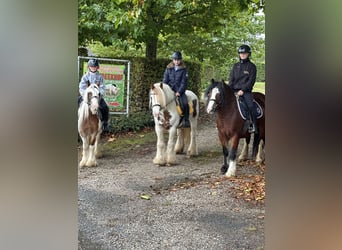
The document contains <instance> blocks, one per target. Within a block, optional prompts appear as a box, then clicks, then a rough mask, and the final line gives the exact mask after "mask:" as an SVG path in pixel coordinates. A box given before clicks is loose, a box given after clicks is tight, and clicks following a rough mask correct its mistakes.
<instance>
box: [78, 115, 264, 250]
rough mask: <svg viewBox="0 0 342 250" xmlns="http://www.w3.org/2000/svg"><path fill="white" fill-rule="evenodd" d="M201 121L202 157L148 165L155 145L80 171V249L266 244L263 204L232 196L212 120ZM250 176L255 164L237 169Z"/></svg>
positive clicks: (129, 150)
mask: <svg viewBox="0 0 342 250" xmlns="http://www.w3.org/2000/svg"><path fill="white" fill-rule="evenodd" d="M199 124H200V125H199V130H198V137H197V139H198V151H199V156H197V157H193V158H187V157H186V155H177V162H178V164H177V165H174V166H172V167H166V166H165V167H158V166H155V165H154V164H153V163H152V159H153V157H154V156H155V150H156V145H155V144H156V143H155V142H154V143H145V144H142V145H135V146H132V147H131V148H125V149H123V150H122V151H119V152H116V153H115V155H114V154H113V153H111V152H109V151H108V152H104V157H103V158H101V159H99V160H98V163H99V166H98V167H96V168H82V169H79V170H78V171H79V177H78V183H79V184H78V192H79V198H78V211H79V215H78V221H79V249H196V250H197V249H229V250H230V249H264V245H265V243H264V215H265V207H264V204H263V203H252V202H246V201H245V200H243V199H238V198H237V197H236V195H234V193H233V190H234V188H235V185H236V183H235V182H233V181H232V179H229V178H224V177H222V176H220V168H221V165H222V150H221V146H220V144H219V142H218V136H217V131H216V128H215V127H216V126H215V122H214V120H213V117H202V118H201V117H200V122H199ZM152 133H153V131H152ZM107 143H108V142H107ZM111 143H115V141H114V142H111ZM249 174H260V168H258V167H257V166H253V165H251V164H250V165H242V166H238V168H237V175H238V176H240V178H241V176H248V175H249Z"/></svg>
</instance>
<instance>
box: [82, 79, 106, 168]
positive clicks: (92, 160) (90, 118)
mask: <svg viewBox="0 0 342 250" xmlns="http://www.w3.org/2000/svg"><path fill="white" fill-rule="evenodd" d="M82 97H83V101H82V102H81V104H80V107H79V108H78V132H79V134H80V136H81V138H82V142H83V151H82V160H81V161H80V163H79V165H80V167H84V166H87V167H95V166H97V162H96V157H97V156H98V155H99V152H98V143H99V140H100V135H101V132H102V122H101V120H100V118H99V116H98V113H99V112H100V111H99V106H100V105H99V104H100V98H101V95H100V89H99V86H98V85H97V84H89V85H88V87H87V89H86V90H85V91H84V94H83V96H82Z"/></svg>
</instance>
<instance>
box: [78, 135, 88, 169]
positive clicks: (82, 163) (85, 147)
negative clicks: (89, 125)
mask: <svg viewBox="0 0 342 250" xmlns="http://www.w3.org/2000/svg"><path fill="white" fill-rule="evenodd" d="M81 138H82V142H83V145H82V159H81V161H80V164H79V165H80V167H84V166H85V165H86V162H87V160H88V157H89V143H88V141H87V138H86V137H85V136H81Z"/></svg>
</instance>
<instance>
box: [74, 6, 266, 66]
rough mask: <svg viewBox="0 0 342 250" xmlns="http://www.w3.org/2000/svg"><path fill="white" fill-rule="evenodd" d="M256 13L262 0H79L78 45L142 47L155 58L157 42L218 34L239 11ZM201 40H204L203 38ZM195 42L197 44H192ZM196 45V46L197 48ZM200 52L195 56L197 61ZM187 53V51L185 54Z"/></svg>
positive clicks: (147, 54) (146, 53)
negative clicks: (94, 43)
mask: <svg viewBox="0 0 342 250" xmlns="http://www.w3.org/2000/svg"><path fill="white" fill-rule="evenodd" d="M248 8H249V10H250V11H252V12H256V11H257V10H258V9H259V8H263V1H262V0H233V1H232V0H220V1H218V0H214V1H212V0H183V1H179V0H168V1H166V0H157V1H144V0H133V1H128V0H115V1H110V0H103V1H100V2H99V1H94V0H79V9H78V16H79V18H78V20H79V21H78V26H79V45H86V44H87V43H89V42H93V41H100V42H102V43H103V44H104V45H115V44H119V45H121V46H124V48H125V50H128V47H131V46H133V47H134V48H135V49H139V48H142V49H143V48H145V55H146V57H150V58H154V59H155V58H156V57H157V49H158V42H159V43H162V44H164V43H166V44H169V45H172V46H174V45H176V46H174V47H175V48H174V49H177V47H178V46H182V42H181V41H180V42H178V43H176V44H175V43H172V42H171V41H170V38H173V39H177V38H182V37H183V35H184V34H188V35H189V38H196V39H192V40H190V41H189V42H188V44H191V43H192V42H194V41H198V40H197V38H200V37H204V38H205V36H206V34H210V35H212V34H215V33H220V31H221V30H222V28H223V27H224V26H225V25H226V23H227V21H229V22H231V21H233V20H234V18H235V15H236V13H239V12H241V11H243V10H247V9H248ZM203 41H204V40H203ZM194 45H197V44H194ZM199 48H200V47H199ZM200 53H201V51H199V52H197V53H196V54H197V55H196V57H198V59H199V60H200V61H201V58H200ZM189 54H190V53H189Z"/></svg>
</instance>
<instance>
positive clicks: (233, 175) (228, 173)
mask: <svg viewBox="0 0 342 250" xmlns="http://www.w3.org/2000/svg"><path fill="white" fill-rule="evenodd" d="M225 176H226V177H235V176H236V174H235V173H231V172H229V171H227V173H226V174H225Z"/></svg>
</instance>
